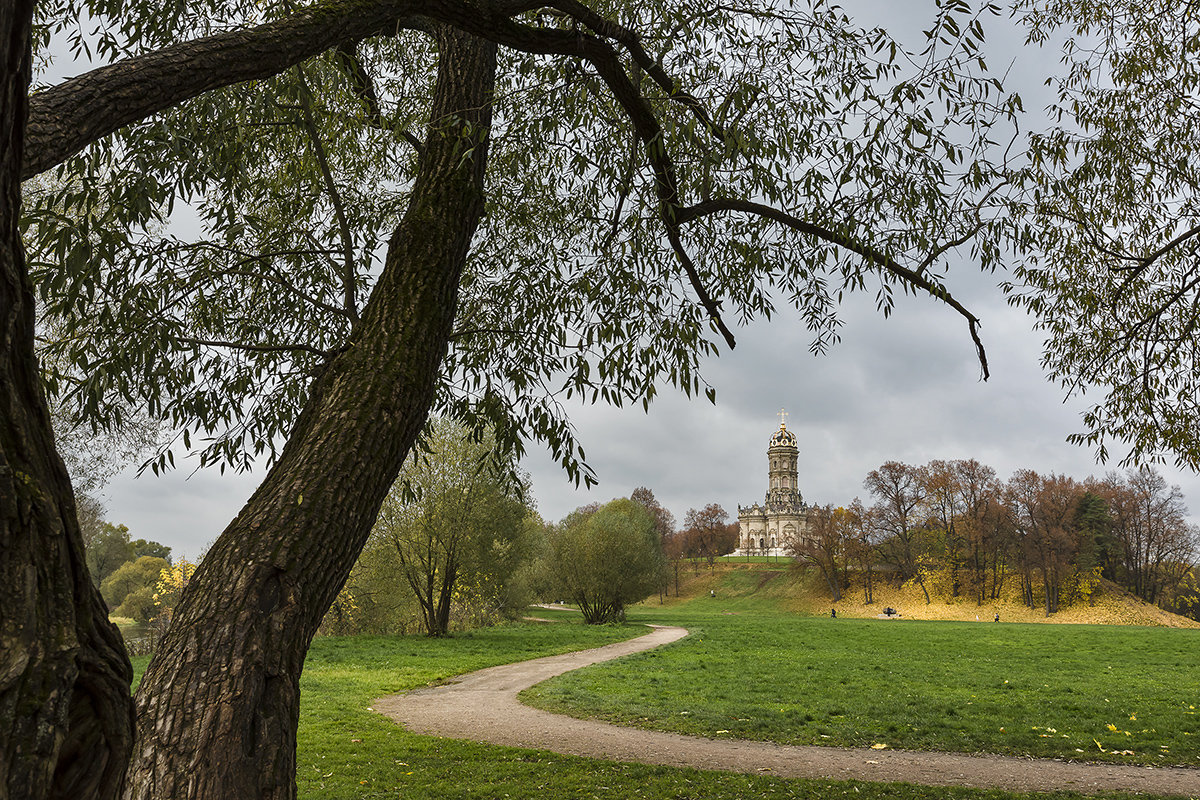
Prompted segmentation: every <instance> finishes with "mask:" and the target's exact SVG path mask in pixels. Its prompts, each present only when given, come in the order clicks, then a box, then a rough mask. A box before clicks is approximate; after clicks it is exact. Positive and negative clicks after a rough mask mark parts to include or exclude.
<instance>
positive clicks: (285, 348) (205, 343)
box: [177, 336, 338, 361]
mask: <svg viewBox="0 0 1200 800" xmlns="http://www.w3.org/2000/svg"><path fill="white" fill-rule="evenodd" d="M177 341H179V342H182V343H183V344H190V345H194V346H197V347H228V348H229V349H231V350H244V351H246V352H248V353H288V352H297V353H311V354H313V355H315V356H320V357H321V358H323V359H325V360H326V361H328V360H329V359H331V358H333V357H334V356H335V355H337V352H338V351H336V350H321V349H320V348H317V347H313V346H312V345H307V344H246V343H245V342H229V341H224V340H221V339H199V338H195V337H191V336H180V337H178V338H177Z"/></svg>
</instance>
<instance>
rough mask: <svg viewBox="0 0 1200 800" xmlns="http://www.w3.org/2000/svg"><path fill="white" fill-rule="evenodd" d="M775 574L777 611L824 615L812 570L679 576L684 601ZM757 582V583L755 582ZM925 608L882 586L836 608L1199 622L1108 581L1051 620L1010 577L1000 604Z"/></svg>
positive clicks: (1171, 624)
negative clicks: (740, 577) (870, 596)
mask: <svg viewBox="0 0 1200 800" xmlns="http://www.w3.org/2000/svg"><path fill="white" fill-rule="evenodd" d="M743 571H747V572H757V573H764V572H766V573H775V574H776V579H775V580H773V581H772V587H771V589H770V590H769V591H768V592H767V595H769V596H771V597H772V598H773V599H776V600H778V601H780V606H781V608H784V609H786V610H789V611H796V612H801V613H810V614H828V613H829V609H830V606H831V605H833V604H832V603H831V602H830V597H829V588H828V587H827V586H826V585H825V583H824V582H823V580H822V579H821V578H820V576H819V575H817V574H816V573H815V570H814V571H812V572H810V573H809V574H807V575H800V574H797V573H795V572H793V571H791V570H789V569H788V566H787V562H786V560H784V561H769V560H758V561H757V562H756V561H751V562H749V563H747V561H746V560H745V559H742V558H730V559H724V560H723V563H721V564H719V565H718V567H717V572H716V574H715V575H709V574H708V573H707V571H706V570H703V569H702V570H700V572H699V574H697V573H696V572H695V571H694V570H691V569H688V570H686V571H685V573H683V577H684V581H683V582H682V586H681V589H682V593H683V595H684V596H685V597H690V596H697V595H699V594H708V590H709V588H716V587H717V586H720V585H721V584H722V583H723V582H724V581H726V580H729V573H731V572H743ZM754 580H756V581H757V580H758V579H754ZM930 591H931V592H933V593H934V594H935V596H934V599H933V602H932V603H929V604H926V602H925V595H924V594H923V593H922V592H921V589H920V587H919V586H915V585H914V586H908V587H904V588H896V587H893V586H888V585H886V584H883V583H882V582H881V584H880V585H877V586H876V588H875V597H874V602H873V603H871V604H870V605H867V604H866V603H864V602H863V592H862V589H861V588H859V587H858V586H857V584H856V586H855V588H854V589H852V590H850V591H848V592H847V593H846V594H845V596H844V597H843V598H842V600H841V601H840V602H839V603H837V610H838V615H839V616H842V617H869V618H875V617H877V616H878V615H879V614H880V612H881V611H882V610H883V609H884V608H885V607H887V606H891V607H893V608H896V609H899V610H900V612H901V613H902V614H903V615H904V616H905V618H907V619H936V620H960V621H963V622H974V621H975V620H976V618H978V619H979V620H981V621H990V620H991V619H993V616H994V615H995V614H996V613H999V614H1000V619H1001V621H1004V622H1049V623H1070V624H1097V625H1154V626H1162V627H1168V628H1197V629H1200V622H1197V621H1195V620H1192V619H1188V618H1186V617H1181V616H1179V615H1178V614H1172V613H1170V612H1168V611H1164V610H1162V609H1161V608H1158V607H1157V606H1153V605H1150V604H1148V603H1145V602H1143V601H1141V600H1140V599H1138V598H1137V597H1134V596H1133V595H1131V594H1129V593H1128V592H1126V591H1124V590H1123V589H1121V588H1120V587H1118V586H1116V585H1115V584H1112V583H1110V582H1108V581H1102V582H1101V584H1100V586H1099V588H1098V589H1097V591H1096V593H1095V595H1094V596H1093V598H1092V602H1091V603H1090V604H1085V603H1080V604H1077V605H1074V606H1071V607H1067V608H1064V609H1062V610H1061V611H1059V612H1058V613H1057V614H1054V615H1052V616H1050V617H1047V616H1046V615H1045V612H1044V611H1043V610H1042V609H1041V608H1029V607H1027V606H1025V605H1024V604H1023V603H1021V602H1020V597H1019V592H1020V589H1019V585H1018V582H1017V578H1016V577H1015V576H1014V577H1011V578H1010V579H1009V580H1008V583H1007V585H1006V591H1005V592H1004V596H1003V597H1002V598H1001V599H1000V600H994V601H988V602H986V603H984V604H982V605H980V604H978V603H976V602H975V601H974V600H971V599H968V598H962V597H960V598H950V597H946V596H943V597H938V596H936V592H935V590H934V589H933V588H932V587H931V589H930Z"/></svg>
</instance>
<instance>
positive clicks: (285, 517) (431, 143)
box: [124, 28, 496, 800]
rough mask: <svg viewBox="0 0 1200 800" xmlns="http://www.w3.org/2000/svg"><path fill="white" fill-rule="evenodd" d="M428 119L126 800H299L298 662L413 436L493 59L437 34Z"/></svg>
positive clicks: (475, 174)
mask: <svg viewBox="0 0 1200 800" xmlns="http://www.w3.org/2000/svg"><path fill="white" fill-rule="evenodd" d="M437 38H438V43H439V48H440V58H439V68H438V79H437V88H436V91H435V96H434V101H433V114H432V117H431V118H432V119H433V120H434V122H433V124H432V125H431V128H430V133H429V136H428V140H427V143H426V147H425V152H424V154H423V155H422V158H421V163H420V166H419V172H418V177H417V181H416V184H415V186H414V189H413V193H412V198H411V201H410V205H409V208H408V210H407V212H406V214H405V216H404V218H403V220H402V221H401V223H400V224H399V226H398V227H397V229H396V231H395V232H394V234H393V236H392V238H391V241H390V242H389V246H388V254H387V259H386V262H385V267H384V270H383V273H382V275H381V276H380V278H379V281H378V283H377V284H376V286H375V289H374V292H373V294H372V296H371V299H370V302H369V303H368V304H367V307H366V308H365V309H364V313H363V316H362V320H361V323H360V324H359V326H358V328H357V329H356V330H355V331H354V333H353V335H352V337H351V341H350V345H349V347H348V348H347V349H346V350H345V351H344V352H343V353H342V354H340V355H339V356H338V357H337V358H335V359H334V360H333V361H332V362H330V364H329V365H328V367H327V368H326V369H325V370H324V372H323V373H322V374H321V375H320V376H318V377H317V379H316V380H315V381H314V384H313V388H312V393H311V396H310V399H309V401H308V403H307V405H306V406H305V409H304V411H303V412H302V413H301V415H300V417H299V419H298V420H297V422H296V426H295V428H294V430H293V431H292V433H291V436H290V437H289V440H288V443H287V445H286V446H285V448H284V450H283V452H282V454H281V455H280V458H279V461H278V463H277V464H276V465H275V467H274V468H273V469H272V470H271V471H270V472H269V473H268V475H267V476H266V479H265V480H264V482H263V484H262V486H261V487H259V489H258V491H256V492H255V493H254V496H253V497H251V498H250V500H249V501H248V503H247V504H246V506H245V508H243V509H242V511H241V513H240V514H238V516H237V518H236V519H234V521H233V522H232V523H231V524H230V525H229V527H228V528H226V530H225V532H224V533H223V534H222V535H221V537H220V538H219V539H218V540H217V542H216V544H215V545H214V546H213V547H212V549H211V550H209V552H208V555H207V556H206V557H205V559H204V562H203V564H202V565H201V566H200V569H199V570H198V571H197V573H196V575H195V577H194V578H193V579H192V582H191V584H190V585H189V587H188V589H187V591H186V592H185V594H184V597H183V599H182V601H181V603H180V606H179V607H178V608H177V609H176V611H175V615H174V619H173V622H172V625H171V629H170V631H169V632H168V634H167V636H166V638H165V640H164V641H163V642H162V644H161V645H160V648H159V651H158V654H157V655H156V656H155V658H154V660H153V662H152V663H151V665H150V668H149V669H148V670H147V672H146V675H145V677H144V678H143V680H142V683H141V686H140V687H139V690H138V695H137V740H136V744H135V748H134V755H133V761H132V763H131V766H130V770H129V778H128V782H127V785H126V791H125V795H124V796H125V797H126V798H130V800H133V799H135V798H136V800H150V799H151V798H161V799H162V800H166V798H172V799H173V800H183V799H184V798H205V799H210V798H225V797H229V798H246V797H260V798H292V797H295V793H296V784H295V748H296V724H297V718H298V704H299V687H298V683H299V678H300V671H301V667H302V666H303V662H304V656H305V653H306V652H307V650H308V645H309V643H310V641H311V639H312V636H313V634H314V632H315V631H316V629H317V626H318V624H319V623H320V621H321V617H322V615H323V614H324V612H325V610H326V609H327V608H328V607H329V605H330V603H332V601H333V599H334V598H335V596H336V595H337V592H338V591H339V589H340V588H341V586H342V583H343V582H344V580H345V578H346V576H347V575H348V574H349V571H350V568H351V566H353V564H354V560H355V558H356V557H357V556H358V554H359V551H360V550H361V549H362V546H363V544H364V542H365V541H366V538H367V535H368V533H369V532H370V528H371V524H372V522H373V521H374V519H375V517H376V515H377V513H378V510H379V507H380V504H381V503H382V501H383V498H384V496H385V495H386V494H387V491H388V489H389V487H390V486H391V484H392V482H393V480H394V479H395V477H396V475H397V473H398V472H399V470H400V467H401V464H402V463H403V460H404V457H405V456H406V455H407V453H408V451H409V448H410V447H411V445H412V443H413V442H414V440H415V438H416V436H417V434H418V432H419V431H420V429H421V427H422V426H423V424H424V423H425V419H426V416H427V414H428V410H429V407H430V405H431V402H432V399H433V393H434V389H435V385H436V382H437V379H438V372H439V368H440V365H441V361H442V358H443V357H444V355H445V352H446V347H447V342H448V337H449V334H450V331H451V326H452V322H453V318H454V311H455V305H456V298H457V290H458V283H459V278H460V275H461V271H462V267H463V263H464V261H465V258H466V253H467V248H468V246H469V244H470V240H471V237H472V235H473V234H474V231H475V228H476V226H477V224H478V222H479V218H480V215H481V213H482V209H483V189H482V183H483V181H482V178H483V169H484V165H485V159H486V144H485V141H484V139H483V136H484V133H485V132H486V130H487V128H488V125H489V124H490V113H491V112H490V102H491V94H492V87H493V85H494V79H495V58H496V48H495V45H494V44H490V43H486V42H483V41H481V40H478V39H474V38H473V37H470V36H467V35H465V34H461V33H457V32H451V31H449V30H447V29H444V28H443V29H439V30H438V33H437Z"/></svg>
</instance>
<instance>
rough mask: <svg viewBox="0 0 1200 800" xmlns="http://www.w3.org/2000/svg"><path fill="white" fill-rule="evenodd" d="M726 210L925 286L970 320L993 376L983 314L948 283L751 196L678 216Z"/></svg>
mask: <svg viewBox="0 0 1200 800" xmlns="http://www.w3.org/2000/svg"><path fill="white" fill-rule="evenodd" d="M723 211H738V212H742V213H746V214H755V215H757V216H760V217H765V218H767V219H770V220H773V221H775V222H778V223H780V224H781V225H785V226H787V227H789V228H791V229H792V230H795V231H799V232H800V233H805V234H808V235H810V236H814V237H816V238H817V239H820V240H822V241H826V242H829V243H831V244H836V245H837V246H838V247H841V248H843V249H845V250H849V251H850V252H852V253H857V254H858V255H860V256H862V257H863V258H865V259H866V260H867V261H868V262H869V263H870V264H871V265H872V266H875V267H878V268H880V269H883V270H885V271H886V272H888V273H890V274H892V275H894V276H895V277H897V278H899V279H900V280H902V281H904V282H905V283H906V284H908V285H910V286H913V287H915V288H917V289H921V290H923V291H925V292H926V293H928V294H929V295H930V296H932V297H934V298H935V299H937V300H940V301H941V302H943V303H945V304H946V305H948V306H950V307H951V308H953V309H954V310H955V311H957V312H958V313H959V314H960V315H962V316H963V317H964V318H965V319H966V320H967V326H968V328H969V330H970V333H971V340H972V341H973V342H974V343H975V351H976V354H977V355H978V357H979V366H980V368H981V369H982V371H983V379H984V380H987V379H988V377H989V376H990V373H989V371H988V363H987V354H986V353H985V352H984V349H983V342H981V341H980V339H979V318H978V317H976V316H975V315H974V314H972V313H971V312H970V311H968V310H967V309H966V308H965V307H964V306H963V305H962V304H961V303H959V302H958V301H957V300H955V299H954V297H953V296H952V295H951V294H950V292H949V291H948V290H947V289H946V287H944V286H941V285H939V284H936V283H934V282H932V281H930V280H929V279H928V278H926V277H925V276H924V275H922V274H921V273H920V272H918V271H914V270H911V269H908V268H907V267H905V266H903V265H901V264H900V263H898V262H897V261H896V260H895V259H894V258H892V257H891V256H889V255H887V254H886V253H882V252H880V251H878V250H876V249H875V248H873V247H871V246H869V245H866V244H863V243H862V242H859V241H857V240H855V239H853V238H851V237H850V236H847V235H846V234H844V233H838V232H836V231H831V230H829V229H827V228H823V227H821V226H820V225H815V224H813V223H811V222H808V221H807V220H802V219H800V218H799V217H796V216H793V215H791V214H789V213H787V212H786V211H781V210H780V209H777V208H773V207H772V206H767V205H763V204H762V203H755V202H752V201H750V200H735V199H715V200H706V201H704V202H702V203H697V204H696V205H693V206H688V207H687V208H681V209H679V210H678V212H677V219H678V221H679V223H680V224H684V223H687V222H691V221H693V220H696V219H699V218H700V217H703V216H708V215H710V214H716V213H719V212H723Z"/></svg>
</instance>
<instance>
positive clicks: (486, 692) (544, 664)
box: [373, 626, 1200, 798]
mask: <svg viewBox="0 0 1200 800" xmlns="http://www.w3.org/2000/svg"><path fill="white" fill-rule="evenodd" d="M653 627H654V631H653V632H652V633H649V634H647V635H645V636H642V637H639V638H637V639H631V640H629V641H625V642H618V643H616V644H610V645H606V646H604V647H597V648H595V649H592V650H581V651H579V652H575V653H567V654H565V655H561V656H549V657H547V658H536V659H533V660H532V661H522V662H520V663H517V664H505V665H502V666H498V667H490V668H488V669H484V670H480V671H479V672H472V673H470V674H468V675H464V676H462V677H461V679H459V680H457V681H456V682H454V683H450V684H447V685H444V686H437V687H432V688H428V689H418V690H416V691H413V692H409V693H407V694H402V695H392V696H391V697H385V698H381V699H380V700H377V701H375V704H374V706H373V707H374V708H375V710H376V711H379V712H381V713H383V714H385V715H387V716H388V717H390V718H392V719H393V720H395V721H396V722H398V723H400V724H402V725H404V726H405V727H407V728H408V729H409V730H411V731H413V732H414V733H422V734H429V735H433V736H444V737H448V738H452V739H471V740H475V741H480V742H489V743H491V744H500V745H509V746H513V747H531V748H537V749H541V750H551V751H553V752H556V753H563V754H566V755H576V756H587V757H592V758H606V759H611V760H614V761H636V762H641V763H644V764H662V765H666V766H672V767H695V768H697V769H709V770H724V771H729V772H745V773H757V774H771V775H778V776H780V777H789V778H831V779H835V780H867V781H903V782H906V783H920V784H926V785H930V786H975V787H981V788H998V789H1008V790H1010V791H1034V790H1040V791H1051V790H1056V789H1063V790H1071V791H1076V792H1085V793H1089V794H1090V793H1097V792H1103V791H1122V790H1123V791H1132V792H1144V793H1147V794H1158V795H1181V796H1185V797H1192V798H1197V797H1200V770H1194V769H1187V768H1180V767H1132V766H1131V767H1125V766H1120V765H1110V764H1079V763H1073V762H1062V761H1051V760H1047V759H1023V758H1012V757H1008V756H967V755H958V754H954V753H926V752H915V751H909V750H868V749H861V750H860V749H847V748H837V747H809V746H794V745H778V744H771V743H768V742H751V741H745V740H729V739H701V738H696V737H691V736H682V735H679V734H675V733H664V732H661V731H645V730H640V729H638V728H627V727H622V726H618V725H610V724H608V723H605V722H597V721H594V720H579V719H574V718H572V717H566V716H562V715H559V714H551V713H549V712H547V711H539V710H537V709H534V708H530V707H528V706H525V705H522V704H521V703H519V702H518V701H517V693H518V692H520V691H521V690H522V689H526V688H528V687H530V686H533V685H534V684H536V683H540V682H541V681H544V680H546V679H548V678H552V677H554V676H555V675H561V674H562V673H564V672H569V671H570V670H573V669H579V668H580V667H585V666H588V665H590V664H595V663H598V662H600V661H608V660H609V659H613V658H618V657H620V656H624V655H629V654H630V653H638V652H641V651H643V650H650V649H652V648H655V647H659V646H661V645H664V644H667V643H669V642H674V641H676V640H678V639H682V638H683V637H684V636H686V635H687V630H686V629H684V628H675V627H660V626H653Z"/></svg>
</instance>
